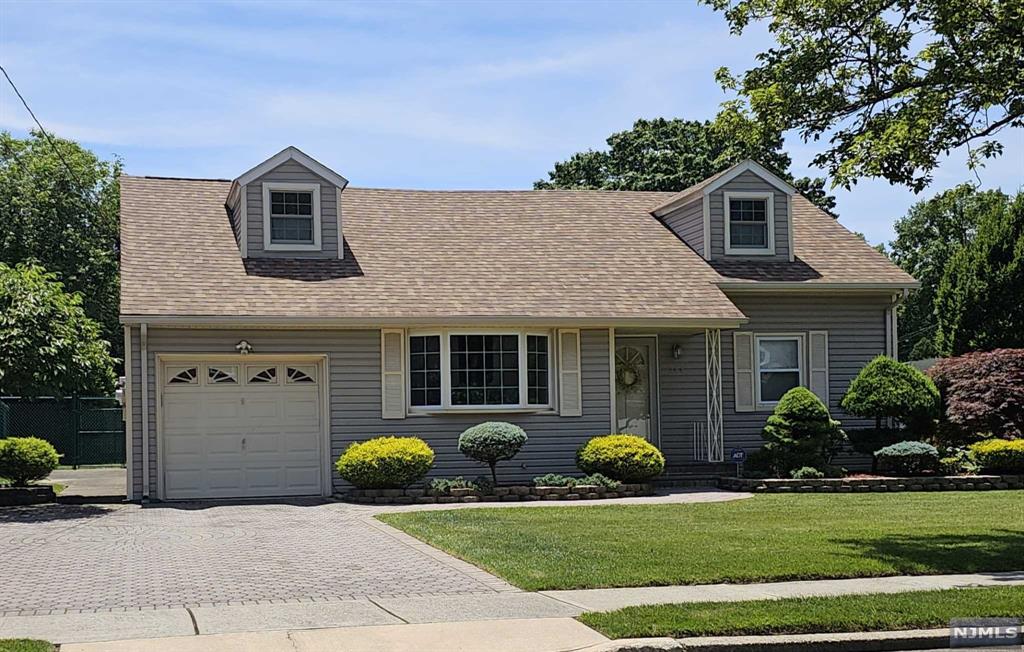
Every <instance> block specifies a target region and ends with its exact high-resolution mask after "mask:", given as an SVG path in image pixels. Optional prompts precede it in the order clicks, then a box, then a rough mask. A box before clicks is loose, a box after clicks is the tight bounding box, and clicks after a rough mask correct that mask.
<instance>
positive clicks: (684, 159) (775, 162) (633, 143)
mask: <svg viewBox="0 0 1024 652" xmlns="http://www.w3.org/2000/svg"><path fill="white" fill-rule="evenodd" d="M607 143H608V149H607V150H587V151H585V152H578V153H576V154H573V155H572V156H571V157H569V159H568V160H566V161H561V162H558V163H555V167H554V169H553V170H552V171H550V172H548V179H547V180H546V181H545V180H541V181H537V182H535V183H534V184H533V187H534V188H536V189H538V190H545V189H554V188H561V189H587V188H591V189H599V190H653V191H663V192H676V191H679V190H683V189H685V188H688V187H690V186H692V185H694V184H695V183H698V182H700V181H703V180H704V179H706V178H708V177H710V176H712V175H714V174H717V173H718V172H721V171H722V170H724V169H726V168H728V167H729V166H731V165H733V164H735V163H738V162H740V161H742V160H744V159H747V158H752V159H754V160H756V161H758V162H759V163H761V164H762V165H765V166H767V167H769V168H771V169H773V170H774V171H776V172H777V173H779V174H780V175H781V176H782V177H784V178H786V179H788V180H789V181H790V182H792V183H793V184H794V186H796V187H797V189H799V190H801V191H802V192H806V193H807V197H808V199H810V200H811V201H814V202H815V203H816V204H818V205H819V206H821V207H822V208H823V209H825V210H827V211H830V212H831V211H833V210H834V209H835V197H831V196H829V195H828V194H826V193H825V190H824V187H825V181H824V180H823V179H809V178H806V177H805V178H803V179H799V180H797V179H793V177H792V175H790V174H789V173H788V170H789V166H790V158H789V155H788V154H786V153H785V152H783V151H782V136H781V135H780V133H779V132H774V133H771V132H767V131H765V130H763V129H761V128H759V127H758V125H756V124H754V123H752V122H751V121H750V120H749V119H748V118H747V117H746V116H744V115H743V114H741V113H738V112H731V113H726V114H723V115H722V116H720V117H719V118H718V119H717V120H715V121H714V122H710V121H707V120H704V121H700V120H682V119H679V118H674V119H666V118H655V119H653V120H637V121H636V122H635V123H634V124H633V128H632V129H629V130H627V131H620V132H617V133H614V134H612V135H611V136H609V137H608V140H607Z"/></svg>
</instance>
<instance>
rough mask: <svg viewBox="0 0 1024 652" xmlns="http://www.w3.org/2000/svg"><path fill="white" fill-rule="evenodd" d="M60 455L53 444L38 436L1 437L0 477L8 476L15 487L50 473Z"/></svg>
mask: <svg viewBox="0 0 1024 652" xmlns="http://www.w3.org/2000/svg"><path fill="white" fill-rule="evenodd" d="M59 463H60V455H58V454H57V449H55V448H54V447H53V444H51V443H50V442H48V441H46V440H45V439H39V438H38V437H10V438H8V439H0V477H4V478H7V479H8V480H10V481H11V484H12V485H13V486H15V487H24V486H26V485H28V484H29V483H30V482H35V481H36V480H42V479H43V478H45V477H46V476H48V475H50V473H52V472H53V470H54V469H56V468H57V464H59Z"/></svg>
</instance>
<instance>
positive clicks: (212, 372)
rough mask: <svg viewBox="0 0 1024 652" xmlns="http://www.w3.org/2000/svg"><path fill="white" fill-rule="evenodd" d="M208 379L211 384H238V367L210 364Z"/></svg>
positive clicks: (207, 370)
mask: <svg viewBox="0 0 1024 652" xmlns="http://www.w3.org/2000/svg"><path fill="white" fill-rule="evenodd" d="M206 380H207V382H208V383H209V384H210V385H237V384H238V367H235V366H233V365H225V366H214V365H210V366H209V367H207V369H206Z"/></svg>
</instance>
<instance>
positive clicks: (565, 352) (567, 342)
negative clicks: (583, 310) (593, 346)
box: [558, 329, 583, 417]
mask: <svg viewBox="0 0 1024 652" xmlns="http://www.w3.org/2000/svg"><path fill="white" fill-rule="evenodd" d="M581 376H582V374H581V373H580V332H579V330H578V329H562V330H559V331H558V378H559V382H558V390H559V391H558V411H559V413H560V414H561V415H562V416H563V417H579V416H583V389H582V386H581Z"/></svg>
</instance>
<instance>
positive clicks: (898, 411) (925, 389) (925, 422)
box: [840, 355, 939, 435]
mask: <svg viewBox="0 0 1024 652" xmlns="http://www.w3.org/2000/svg"><path fill="white" fill-rule="evenodd" d="M840 405H841V406H842V408H843V409H844V410H846V411H847V412H848V413H849V414H852V415H855V416H858V417H865V418H872V419H874V420H875V430H881V429H882V420H883V419H887V418H893V419H896V420H898V421H899V422H900V423H902V424H903V425H904V426H906V427H908V428H910V429H911V430H912V431H914V432H915V433H917V434H919V435H929V434H931V433H932V432H933V431H934V429H935V418H936V417H938V416H939V390H938V389H937V388H936V387H935V383H933V382H932V379H931V378H929V377H928V376H926V375H925V374H924V373H922V372H921V371H919V370H917V369H915V368H914V367H911V366H910V365H908V364H906V363H903V362H898V361H896V360H893V359H892V358H889V357H886V356H884V355H880V356H878V357H877V358H875V359H874V360H872V361H871V362H869V363H868V364H867V365H865V367H864V368H863V369H861V370H860V373H858V374H857V377H856V378H854V379H853V380H852V381H851V382H850V387H849V388H848V389H847V390H846V394H845V395H843V399H842V401H840Z"/></svg>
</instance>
